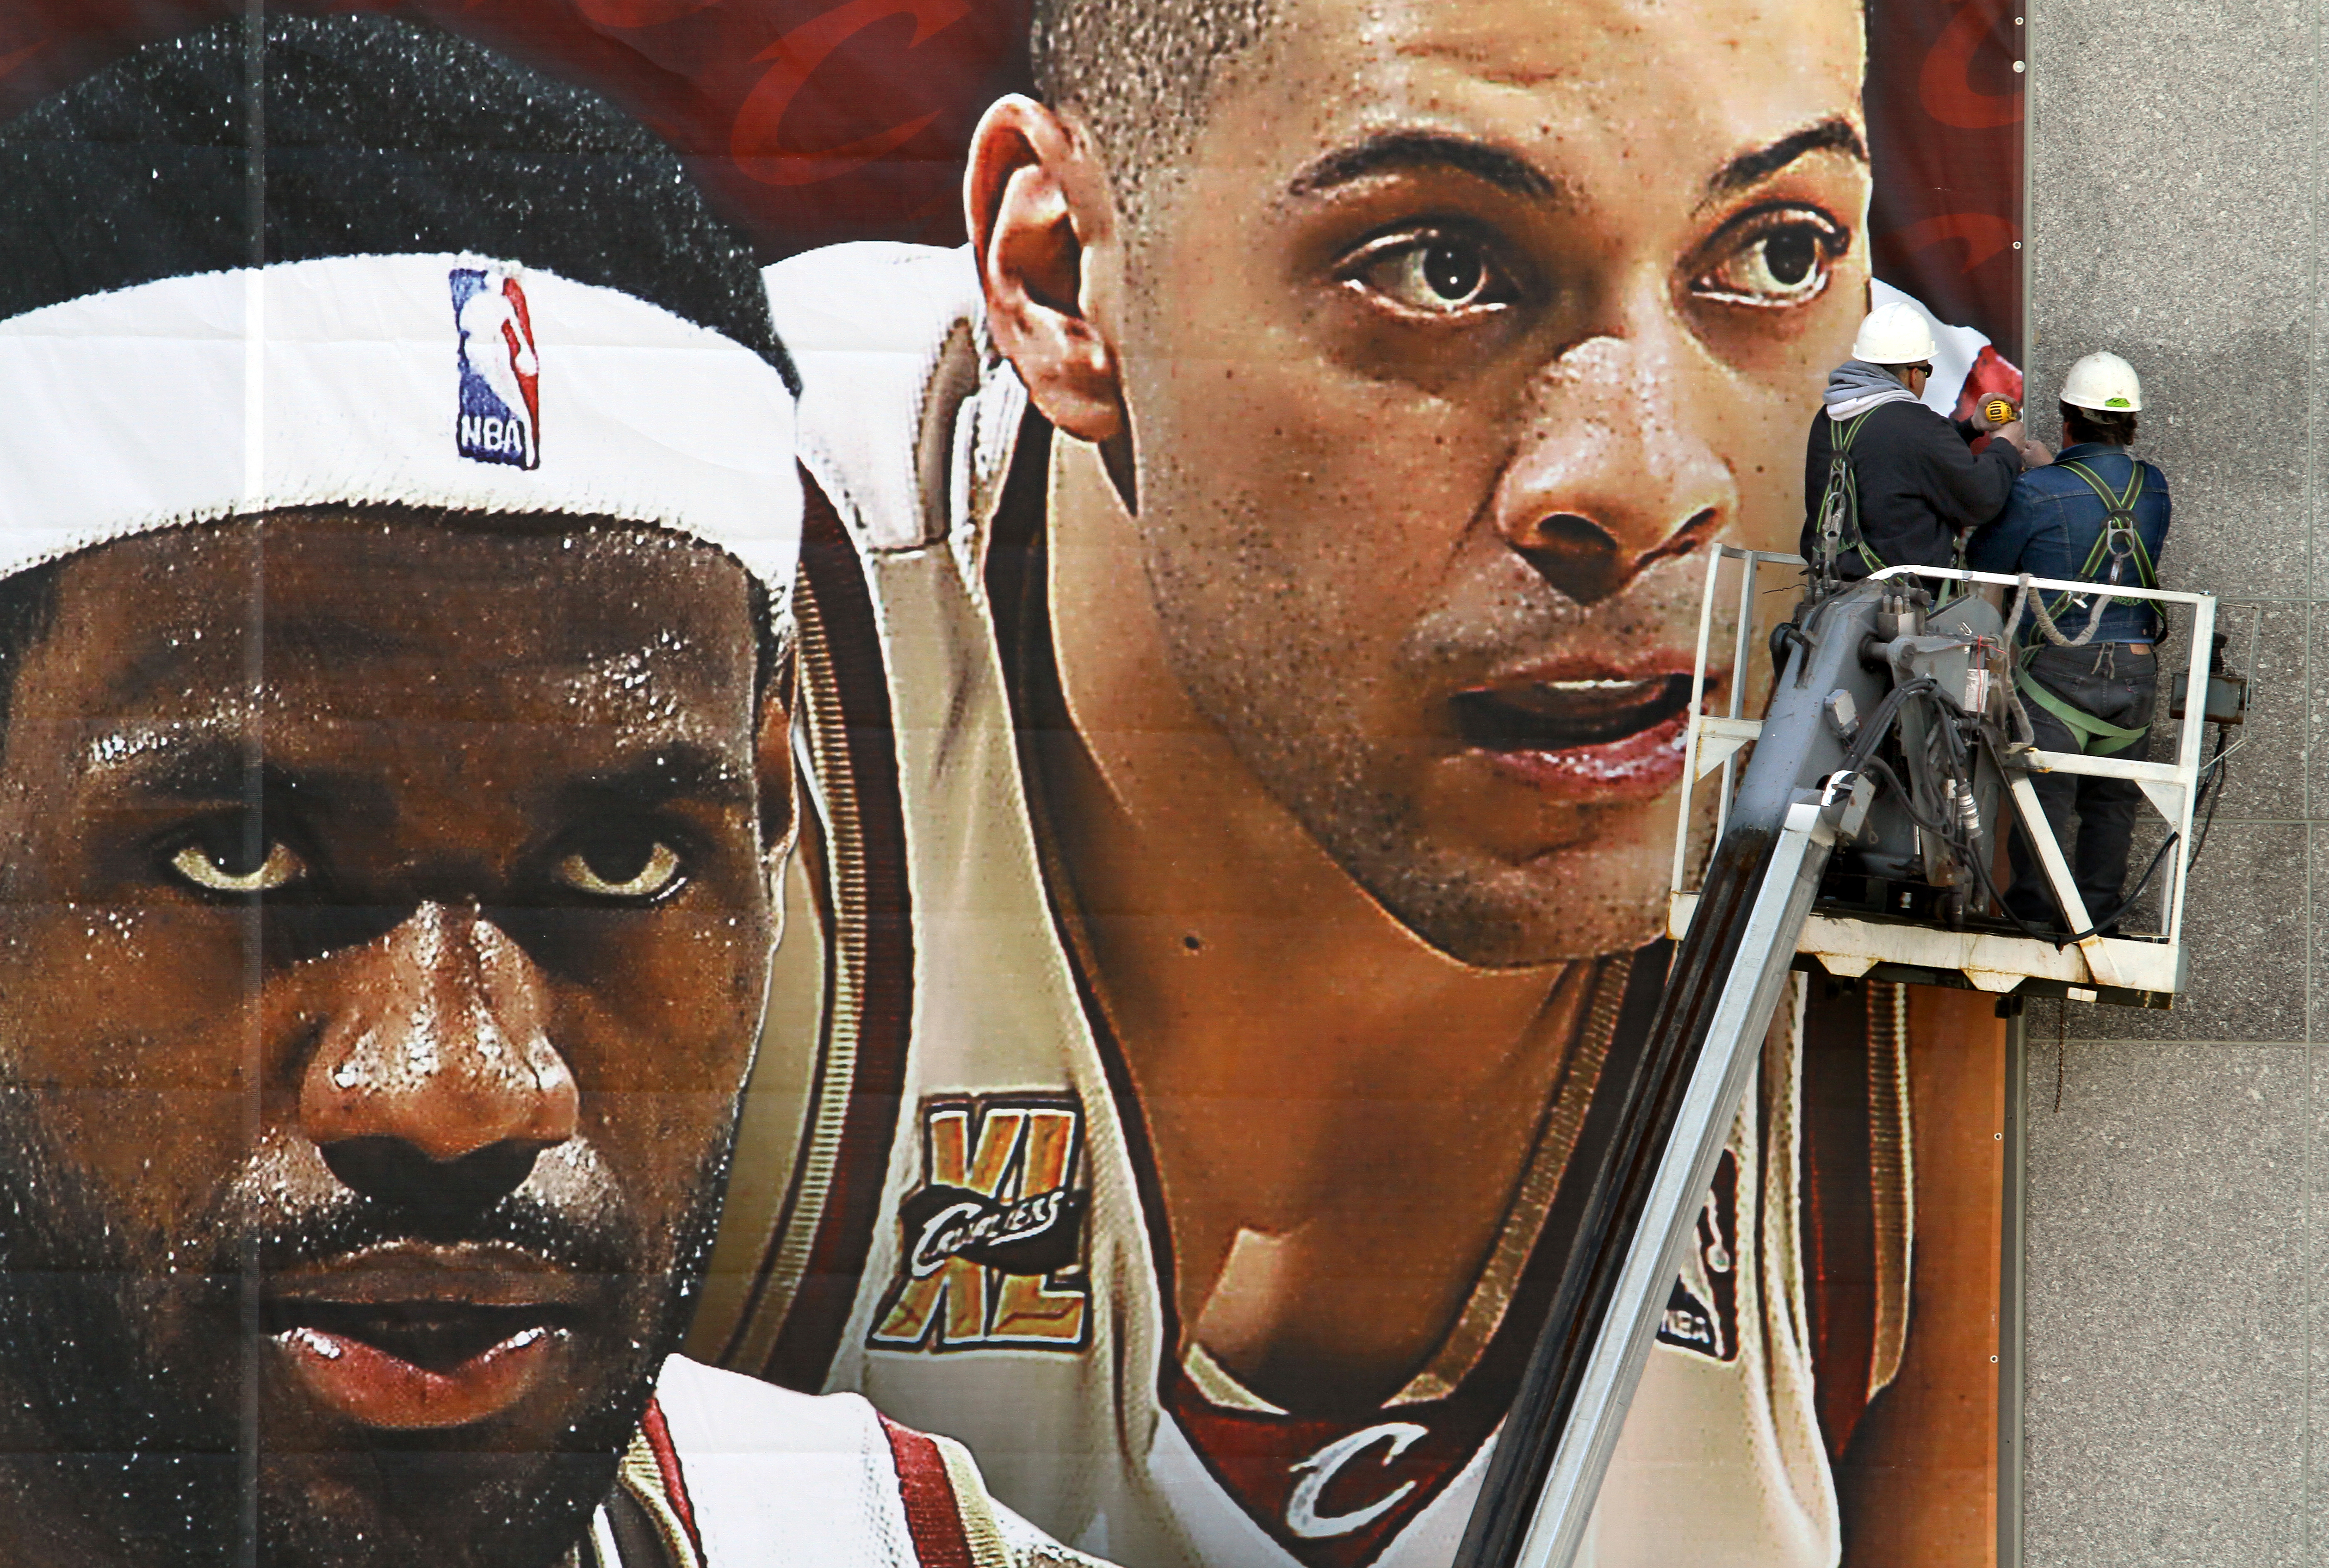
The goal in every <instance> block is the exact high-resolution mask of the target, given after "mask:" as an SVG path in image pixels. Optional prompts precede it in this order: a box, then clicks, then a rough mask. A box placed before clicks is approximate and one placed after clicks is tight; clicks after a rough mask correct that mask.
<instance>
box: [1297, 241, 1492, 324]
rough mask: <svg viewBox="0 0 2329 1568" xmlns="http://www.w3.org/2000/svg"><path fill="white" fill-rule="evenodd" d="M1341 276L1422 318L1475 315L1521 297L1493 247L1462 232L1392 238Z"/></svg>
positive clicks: (1368, 249)
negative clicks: (1491, 251)
mask: <svg viewBox="0 0 2329 1568" xmlns="http://www.w3.org/2000/svg"><path fill="white" fill-rule="evenodd" d="M1340 272H1341V276H1342V278H1343V281H1344V284H1345V285H1347V286H1350V287H1352V288H1355V289H1358V290H1360V291H1361V292H1362V293H1365V294H1370V295H1372V296H1376V297H1378V298H1380V299H1382V300H1384V301H1386V302H1388V303H1389V304H1391V305H1393V306H1395V307H1396V308H1398V309H1400V310H1403V311H1407V312H1410V313H1411V314H1413V315H1423V316H1437V317H1440V318H1443V319H1445V318H1448V317H1456V316H1465V315H1474V314H1476V313H1479V312H1485V311H1493V310H1501V309H1503V308H1504V307H1505V306H1506V305H1511V304H1513V302H1514V300H1516V299H1517V298H1518V297H1519V290H1518V289H1517V288H1516V287H1515V286H1513V280H1512V279H1511V277H1508V276H1507V275H1506V274H1505V272H1504V269H1503V268H1501V267H1499V266H1497V265H1496V261H1495V258H1494V257H1493V256H1491V255H1490V254H1489V253H1488V251H1487V249H1485V247H1483V246H1481V245H1480V244H1478V243H1477V242H1476V241H1474V240H1471V239H1466V238H1464V237H1463V236H1461V235H1457V234H1445V233H1438V232H1424V233H1416V232H1413V231H1411V230H1410V231H1409V232H1407V233H1403V234H1394V235H1389V236H1386V237H1384V238H1383V239H1377V240H1375V241H1373V242H1372V243H1371V244H1369V245H1366V246H1364V247H1363V248H1362V249H1360V250H1359V251H1358V252H1357V254H1355V255H1353V257H1352V258H1350V259H1349V260H1347V261H1345V262H1344V264H1343V266H1342V268H1340Z"/></svg>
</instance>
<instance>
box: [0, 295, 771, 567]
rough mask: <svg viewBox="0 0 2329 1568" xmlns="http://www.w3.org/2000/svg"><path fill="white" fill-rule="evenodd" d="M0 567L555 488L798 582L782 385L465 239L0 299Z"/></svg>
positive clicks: (661, 315)
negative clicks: (321, 517) (177, 528)
mask: <svg viewBox="0 0 2329 1568" xmlns="http://www.w3.org/2000/svg"><path fill="white" fill-rule="evenodd" d="M0 410H5V412H0V577H7V576H11V575H13V574H14V573H17V572H20V571H23V570H24V569H25V568H28V567H33V566H37V565H39V564H41V563H42V562H44V561H49V560H53V559H58V558H60V557H62V556H65V555H69V554H71V553H72V552H74V551H76V550H80V549H87V548H88V547H90V546H91V545H96V544H102V543H104V542H106V541H107V540H116V539H121V538H124V537H127V536H128V535H131V534H137V533H146V532H150V531H153V530H156V529H162V528H168V527H171V526H173V525H174V524H178V523H185V522H201V521H212V520H215V519H220V518H225V517H234V516H250V515H254V514H257V513H259V512H267V511H270V510H274V509H278V508H285V507H298V506H325V505H361V504H365V503H395V504H402V505H410V506H426V507H446V508H451V509H458V510H461V511H467V512H498V513H511V512H558V513H568V514H573V515H578V516H584V517H605V518H611V519H615V520H618V521H625V522H635V523H643V524H648V525H653V526H658V527H662V528H667V529H670V530H674V531H676V532H681V533H685V534H689V535H692V536H693V537H695V538H698V539H702V540H706V541H708V542H710V543H712V544H714V545H717V546H719V547H720V548H721V549H724V550H726V551H728V552H729V553H730V554H731V555H733V556H734V557H735V558H736V559H739V560H740V561H741V562H742V563H743V565H744V566H745V568H747V569H748V570H750V571H751V572H752V573H753V574H754V575H755V576H756V577H759V579H760V580H761V582H762V583H764V584H765V585H766V586H767V587H768V592H769V596H770V598H771V600H772V602H774V603H775V604H777V605H778V606H782V605H783V604H785V603H786V602H787V600H788V598H789V590H790V587H791V584H792V580H793V571H794V568H795V566H796V564H797V559H798V556H799V548H800V517H801V495H800V484H799V478H798V474H797V470H796V469H795V467H794V455H793V399H792V397H791V394H790V393H789V392H788V391H787V390H786V387H785V384H784V380H783V378H782V377H781V376H779V375H778V373H777V371H776V369H775V368H774V367H773V366H771V365H770V364H769V363H768V361H766V360H764V359H762V358H761V357H760V356H759V354H757V353H755V352H752V351H751V350H750V349H748V348H746V347H744V346H743V345H741V344H740V343H736V342H734V341H733V340H732V339H730V338H727V337H724V336H722V335H721V334H720V333H715V332H712V331H711V330H709V329H708V328H704V327H701V326H697V325H695V324H693V323H690V322H687V321H684V320H682V319H681V318H680V317H678V316H676V315H673V314H671V313H670V312H669V311H666V310H664V309H662V308H661V307H659V306H657V305H649V304H647V303H646V302H645V301H643V300H639V299H636V298H634V297H632V296H629V295H627V294H623V293H621V292H619V291H618V290H615V289H611V288H599V287H594V286H589V285H585V284H579V283H573V282H570V281H568V280H567V279H565V278H562V277H557V276H555V275H554V274H551V273H546V272H532V271H524V270H522V269H520V268H514V267H511V266H507V265H504V264H502V263H498V262H495V261H492V260H488V259H484V258H476V257H467V256H453V255H444V256H355V257H339V258H332V259H329V260H323V261H300V262H290V263H284V264H279V265H277V266H272V267H268V268H250V269H247V270H243V271H237V272H212V273H203V274H199V275H196V276H193V277H172V278H165V279H163V280H162V281H160V282H156V283H148V284H143V285H140V286H137V287H135V288H126V289H122V290H119V291H118V292H115V293H110V294H99V295H92V296H88V297H86V298H82V299H76V300H71V301H68V302H66V303H65V304H62V305H52V306H49V307H47V308H45V309H42V310H36V311H32V312H29V313H27V314H25V315H20V316H17V317H14V319H12V320H8V321H5V322H0Z"/></svg>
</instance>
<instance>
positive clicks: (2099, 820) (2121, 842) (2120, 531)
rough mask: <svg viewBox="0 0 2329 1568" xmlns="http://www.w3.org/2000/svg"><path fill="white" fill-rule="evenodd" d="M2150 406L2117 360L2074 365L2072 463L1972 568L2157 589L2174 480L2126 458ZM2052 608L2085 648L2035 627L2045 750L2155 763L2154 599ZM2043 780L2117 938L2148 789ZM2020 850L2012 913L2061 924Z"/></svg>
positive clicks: (2033, 706)
mask: <svg viewBox="0 0 2329 1568" xmlns="http://www.w3.org/2000/svg"><path fill="white" fill-rule="evenodd" d="M2142 409H2143V384H2142V382H2141V381H2140V380H2138V379H2137V378H2136V373H2135V367H2134V366H2132V365H2130V364H2128V363H2127V362H2126V361H2125V360H2123V359H2121V358H2119V357H2118V356H2117V354H2113V353H2093V354H2089V355H2088V356H2087V357H2086V358H2084V359H2082V360H2080V361H2079V362H2078V363H2077V364H2075V365H2072V366H2071V367H2070V375H2069V377H2068V378H2067V379H2065V380H2064V381H2063V383H2062V395H2061V413H2062V441H2063V446H2062V452H2061V455H2060V456H2059V457H2057V458H2056V459H2055V460H2054V463H2053V465H2052V466H2051V467H2049V468H2042V469H2033V470H2032V471H2031V472H2030V473H2027V474H2023V475H2022V476H2021V478H2019V479H2018V480H2016V481H2015V482H2014V485H2013V495H2012V497H2011V498H2010V499H2009V500H2008V501H2007V502H2006V507H2005V512H2004V515H2003V516H2002V517H2000V518H1999V519H1998V520H1997V521H1996V522H1995V523H1994V524H1993V525H1992V526H1990V527H1988V528H1986V529H1984V530H1982V531H1981V532H1980V533H1978V534H1976V535H1975V537H1974V539H1973V540H1972V541H1971V543H1970V545H1969V546H1968V549H1967V551H1966V564H1967V565H1968V566H1972V567H1975V568H1979V569H1980V570H1983V571H1994V572H2015V573H2020V572H2028V573H2029V574H2030V575H2032V577H2058V578H2067V579H2070V580H2072V581H2079V582H2092V583H2096V584H2099V585H2103V587H2105V588H2106V589H2107V587H2109V586H2110V585H2112V584H2120V585H2124V586H2126V587H2145V588H2148V587H2157V586H2158V582H2159V557H2160V552H2161V551H2162V550H2163V549H2165V548H2166V544H2167V523H2168V514H2169V506H2168V498H2167V476H2166V475H2165V474H2162V473H2160V471H2159V470H2158V468H2157V467H2155V465H2152V464H2149V463H2145V461H2143V460H2142V459H2141V458H2139V457H2137V456H2136V455H2134V454H2133V453H2132V452H2130V451H2128V450H2127V447H2128V445H2129V443H2131V442H2132V441H2134V439H2135V429H2136V421H2137V417H2138V416H2139V415H2140V413H2141V412H2142ZM2042 603H2043V604H2044V606H2045V607H2046V609H2047V612H2048V614H2049V615H2050V617H2051V619H2052V621H2053V622H2054V624H2055V625H2056V627H2057V635H2059V636H2061V637H2063V638H2066V639H2068V640H2069V641H2070V642H2071V643H2074V644H2076V645H2075V646H2070V647H2063V646H2060V645H2058V644H2057V643H2055V642H2054V641H2053V639H2052V638H2050V637H2048V636H2047V635H2046V634H2045V632H2044V630H2043V629H2042V628H2041V626H2040V625H2039V624H2038V623H2037V618H2036V617H2034V616H2026V617H2025V618H2024V622H2023V624H2024V627H2025V628H2026V630H2025V634H2024V642H2023V654H2022V662H2021V665H2020V671H2019V674H2018V677H2017V679H2016V681H2015V685H2016V686H2017V687H2018V688H2019V690H2021V693H2022V700H2023V708H2024V709H2025V710H2026V711H2027V712H2028V713H2029V715H2030V723H2031V727H2032V728H2033V729H2034V730H2036V732H2037V745H2038V746H2039V748H2040V749H2041V750H2044V751H2083V752H2087V753H2089V754H2090V755H2098V756H2117V757H2122V758H2125V759H2126V760H2128V761H2131V762H2132V761H2140V760H2142V758H2143V756H2144V755H2145V751H2146V750H2147V749H2148V748H2149V745H2150V724H2151V710H2152V705H2153V701H2154V699H2155V696H2156V693H2157V690H2158V686H2159V674H2158V661H2157V658H2156V656H2155V653H2154V649H2153V644H2154V643H2155V639H2156V638H2157V637H2158V635H2159V634H2160V633H2162V632H2163V631H2164V630H2165V629H2166V628H2165V625H2164V622H2163V621H2162V620H2161V619H2160V617H2159V615H2158V613H2157V612H2156V611H2155V610H2154V609H2153V608H2152V607H2151V606H2152V603H2153V601H2151V600H2148V599H2136V598H2128V597H2126V596H2123V595H2113V594H2110V593H2108V592H2107V591H2105V592H2099V593H2096V594H2072V593H2063V594H2059V595H2050V596H2046V597H2045V598H2044V600H2043V601H2042ZM2089 628H2091V630H2089ZM2031 783H2032V784H2033V785H2034V786H2035V787H2036V788H2037V791H2038V799H2039V801H2040V803H2041V804H2043V805H2044V806H2045V808H2046V820H2047V821H2048V822H2051V823H2052V824H2053V828H2054V836H2055V838H2056V839H2057V840H2060V842H2061V844H2062V845H2063V847H2064V848H2065V849H2066V850H2069V849H2070V843H2071V833H2070V822H2071V818H2072V814H2073V813H2074V812H2075V813H2076V816H2077V819H2078V836H2077V847H2076V850H2075V852H2073V853H2071V854H2070V872H2071V877H2072V879H2073V880H2074V881H2075V882H2076V883H2077V884H2078V888H2079V897H2080V898H2081V899H2082V900H2083V901H2084V902H2085V904H2086V906H2087V911H2088V914H2089V915H2090V916H2091V917H2092V919H2093V920H2094V922H2095V924H2096V925H2097V926H2098V928H2101V929H2103V930H2104V931H2105V932H2106V933H2107V932H2109V931H2111V930H2114V929H2116V927H2117V922H2118V907H2119V892H2120V888H2121V887H2122V886H2123V884H2124V883H2125V881H2126V860H2127V842H2128V840H2129V837H2130V835H2131V834H2132V833H2133V831H2134V828H2135V808H2136V803H2137V802H2138V801H2140V800H2141V799H2142V798H2143V792H2142V790H2141V788H2140V787H2139V786H2138V785H2136V784H2133V783H2131V782H2129V781H2127V780H2125V779H2104V778H2091V777H2087V776H2085V775H2072V774H2063V773H2041V774H2032V775H2031ZM2013 872H2014V876H2013V886H2012V887H2008V888H2007V889H2006V894H2005V904H2006V907H2007V908H2008V909H2009V910H2011V911H2012V912H2013V914H2014V915H2018V916H2019V917H2021V918H2022V919H2023V920H2025V921H2029V922H2032V923H2033V924H2036V923H2041V922H2042V923H2045V924H2047V925H2052V924H2053V923H2054V922H2055V919H2056V917H2057V915H2058V914H2059V910H2058V908H2057V906H2056V905H2055V903H2054V899H2053V897H2052V895H2051V893H2050V892H2049V891H2048V890H2047V885H2046V879H2045V877H2044V875H2043V873H2042V872H2041V870H2040V869H2039V868H2038V866H2037V864H2036V861H2035V859H2034V858H2033V857H2032V855H2031V854H2030V852H2029V851H2028V850H2027V849H2026V848H2025V847H2024V846H2023V843H2022V841H2021V839H2020V837H2019V836H2018V835H2017V836H2016V838H2015V840H2014V842H2013Z"/></svg>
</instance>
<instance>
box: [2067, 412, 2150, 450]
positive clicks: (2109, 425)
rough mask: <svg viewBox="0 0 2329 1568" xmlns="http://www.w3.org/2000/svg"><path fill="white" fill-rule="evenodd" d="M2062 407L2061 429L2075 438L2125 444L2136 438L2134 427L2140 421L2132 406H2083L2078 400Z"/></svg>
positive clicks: (2076, 439)
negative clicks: (2078, 403)
mask: <svg viewBox="0 0 2329 1568" xmlns="http://www.w3.org/2000/svg"><path fill="white" fill-rule="evenodd" d="M2060 408H2061V410H2062V433H2063V435H2064V436H2066V437H2069V438H2070V440H2071V441H2073V442H2079V441H2102V442H2107V443H2108V444H2109V445H2111V446H2129V445H2131V444H2133V442H2134V440H2135V427H2136V425H2137V424H2138V423H2140V421H2139V420H2138V419H2137V418H2136V415H2135V412H2134V410H2133V409H2131V408H2079V406H2078V405H2077V404H2076V403H2063V404H2060Z"/></svg>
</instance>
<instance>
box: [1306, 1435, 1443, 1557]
mask: <svg viewBox="0 0 2329 1568" xmlns="http://www.w3.org/2000/svg"><path fill="white" fill-rule="evenodd" d="M1430 1435H1431V1430H1430V1428H1429V1427H1422V1426H1418V1425H1416V1424H1415V1422H1411V1421H1387V1422H1383V1423H1382V1424H1381V1426H1371V1427H1367V1428H1366V1429H1364V1430H1363V1431H1360V1432H1353V1433H1351V1434H1350V1435H1349V1436H1348V1437H1339V1438H1336V1439H1335V1440H1334V1441H1333V1442H1330V1443H1328V1444H1327V1445H1326V1446H1325V1448H1322V1449H1320V1450H1319V1451H1317V1452H1316V1453H1314V1454H1312V1455H1311V1456H1310V1457H1309V1458H1308V1459H1306V1460H1303V1461H1302V1462H1301V1463H1300V1464H1297V1465H1296V1466H1295V1467H1294V1473H1295V1474H1296V1475H1298V1476H1300V1477H1301V1478H1302V1479H1301V1481H1300V1482H1299V1484H1297V1486H1296V1487H1295V1488H1294V1494H1293V1496H1291V1497H1289V1498H1287V1499H1286V1527H1287V1529H1289V1530H1291V1531H1293V1532H1294V1533H1295V1534H1296V1535H1299V1536H1301V1537H1302V1538H1303V1539H1304V1540H1306V1541H1325V1540H1331V1539H1333V1538H1334V1536H1336V1535H1349V1534H1350V1533H1351V1532H1352V1531H1353V1530H1363V1529H1365V1528H1366V1527H1367V1526H1369V1525H1372V1524H1373V1523H1374V1522H1375V1521H1376V1520H1377V1519H1380V1518H1381V1517H1382V1516H1384V1515H1385V1514H1388V1513H1390V1512H1391V1510H1392V1509H1393V1508H1396V1507H1399V1505H1400V1499H1401V1498H1405V1497H1406V1496H1407V1494H1408V1493H1410V1492H1411V1491H1413V1490H1415V1483H1414V1482H1413V1481H1401V1482H1400V1484H1399V1485H1398V1486H1397V1487H1396V1488H1392V1489H1391V1491H1390V1492H1388V1493H1386V1494H1384V1495H1383V1496H1382V1497H1380V1498H1376V1499H1375V1500H1374V1501H1373V1502H1372V1503H1369V1504H1368V1505H1367V1506H1366V1507H1363V1508H1353V1509H1352V1510H1351V1511H1350V1512H1349V1513H1347V1514H1321V1513H1319V1511H1318V1505H1319V1503H1320V1501H1321V1500H1322V1499H1324V1498H1325V1495H1326V1488H1327V1487H1328V1486H1330V1485H1331V1484H1333V1482H1334V1478H1335V1477H1336V1476H1337V1475H1339V1474H1341V1473H1342V1469H1343V1467H1344V1465H1347V1464H1349V1463H1350V1462H1351V1461H1352V1460H1354V1459H1356V1458H1358V1457H1359V1456H1360V1455H1361V1454H1363V1453H1364V1452H1366V1451H1367V1450H1369V1449H1371V1448H1373V1447H1374V1446H1375V1445H1376V1444H1378V1443H1385V1442H1387V1443H1389V1444H1390V1445H1391V1448H1390V1451H1388V1452H1386V1453H1385V1454H1383V1456H1382V1457H1381V1460H1380V1462H1381V1463H1382V1464H1385V1465H1388V1464H1390V1463H1391V1460H1395V1459H1397V1458H1399V1456H1400V1455H1401V1454H1403V1453H1405V1452H1406V1451H1408V1449H1409V1448H1410V1447H1411V1446H1412V1445H1413V1444H1414V1442H1415V1440H1416V1439H1418V1438H1421V1437H1429V1436H1430Z"/></svg>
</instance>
